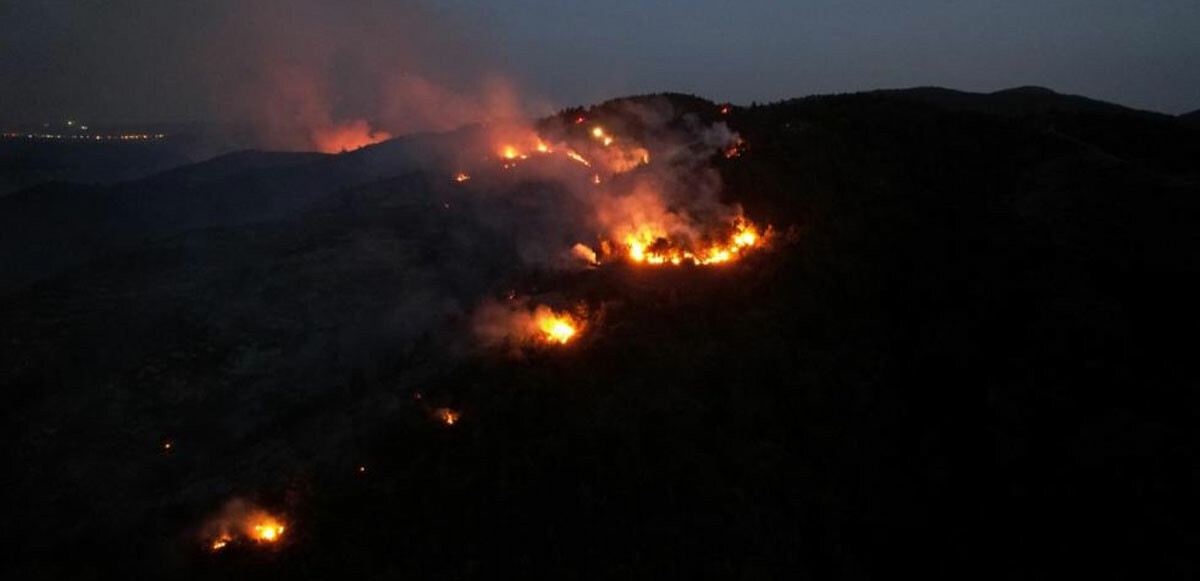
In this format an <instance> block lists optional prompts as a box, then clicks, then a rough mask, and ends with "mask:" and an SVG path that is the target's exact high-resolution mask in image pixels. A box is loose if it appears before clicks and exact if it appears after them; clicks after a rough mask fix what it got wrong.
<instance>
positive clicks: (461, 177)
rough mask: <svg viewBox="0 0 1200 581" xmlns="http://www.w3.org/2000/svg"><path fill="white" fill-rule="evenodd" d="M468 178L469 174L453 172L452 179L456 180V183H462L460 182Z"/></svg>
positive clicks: (469, 177)
mask: <svg viewBox="0 0 1200 581" xmlns="http://www.w3.org/2000/svg"><path fill="white" fill-rule="evenodd" d="M470 179H471V176H469V175H467V174H465V173H459V174H455V176H454V181H456V182H458V183H462V182H465V181H468V180H470Z"/></svg>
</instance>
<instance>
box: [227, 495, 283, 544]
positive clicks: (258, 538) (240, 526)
mask: <svg viewBox="0 0 1200 581" xmlns="http://www.w3.org/2000/svg"><path fill="white" fill-rule="evenodd" d="M212 526H213V529H212V532H211V535H212V536H211V537H210V538H209V541H208V548H209V550H212V551H220V550H221V549H224V548H225V547H228V546H229V545H231V544H234V543H237V542H240V541H247V542H251V543H254V544H273V543H277V542H279V540H280V539H281V538H282V537H283V532H284V531H285V530H286V527H285V526H284V524H283V520H282V519H280V518H279V517H277V516H274V515H272V514H270V513H268V512H266V511H264V510H262V509H258V508H253V507H250V506H247V504H246V503H244V502H240V501H238V502H234V503H231V504H230V505H229V507H228V508H227V509H226V514H225V515H224V516H222V517H220V518H219V519H218V520H217V521H216V522H215V523H214V524H213V525H212Z"/></svg>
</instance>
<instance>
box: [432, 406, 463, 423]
mask: <svg viewBox="0 0 1200 581" xmlns="http://www.w3.org/2000/svg"><path fill="white" fill-rule="evenodd" d="M459 416H460V414H459V413H458V412H456V411H454V410H452V409H450V408H438V409H436V410H433V417H434V419H436V420H437V421H439V422H441V423H443V424H446V425H447V426H453V425H454V424H456V423H458V418H459Z"/></svg>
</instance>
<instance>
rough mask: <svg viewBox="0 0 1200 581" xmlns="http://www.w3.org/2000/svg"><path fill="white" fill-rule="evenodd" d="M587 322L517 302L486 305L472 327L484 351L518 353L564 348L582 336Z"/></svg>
mask: <svg viewBox="0 0 1200 581" xmlns="http://www.w3.org/2000/svg"><path fill="white" fill-rule="evenodd" d="M584 319H585V317H584V316H583V315H582V314H580V315H572V314H570V313H567V312H555V311H554V310H553V309H551V308H550V307H548V306H546V305H536V306H530V305H529V303H528V301H526V300H524V299H515V298H514V299H512V300H509V301H508V302H499V301H496V300H486V301H484V302H483V303H482V304H480V306H479V308H478V309H477V310H476V311H475V315H474V318H473V324H472V327H473V330H474V332H475V336H476V338H477V339H478V340H479V342H480V343H481V344H482V345H483V346H484V347H488V348H500V347H507V348H509V349H510V350H512V351H514V352H516V353H519V352H520V351H521V349H523V348H527V347H531V346H535V345H565V344H566V343H568V342H570V341H571V340H572V339H574V338H575V336H576V334H578V333H579V331H580V328H581V327H582V323H581V321H582V320H584Z"/></svg>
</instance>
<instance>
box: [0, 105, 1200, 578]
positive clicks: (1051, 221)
mask: <svg viewBox="0 0 1200 581" xmlns="http://www.w3.org/2000/svg"><path fill="white" fill-rule="evenodd" d="M931 91H932V92H931ZM931 95H932V96H931ZM1058 98H1059V97H1051V96H1049V95H1046V94H1044V93H1043V92H1041V91H1031V90H1017V91H1009V92H1002V93H998V94H993V95H986V96H971V95H969V94H961V93H951V92H945V91H944V90H920V91H918V92H917V93H914V92H911V91H910V92H903V91H902V92H873V93H865V94H857V95H840V96H820V97H808V98H803V99H795V100H790V101H785V102H780V103H775V104H768V105H763V106H756V107H747V108H740V107H733V108H731V109H730V110H729V111H728V112H727V113H722V112H721V111H720V107H718V106H717V105H716V104H713V103H711V102H708V101H705V100H703V99H698V98H695V97H685V96H680V95H665V96H664V95H659V96H643V97H638V98H633V99H623V100H614V101H610V102H607V103H604V104H601V105H598V106H595V107H588V108H578V109H572V110H568V111H564V112H562V114H561V115H559V116H556V117H555V118H552V119H546V120H543V121H542V122H541V123H540V125H539V128H540V129H544V130H545V131H546V133H547V134H551V133H553V132H555V131H559V132H562V133H563V134H569V132H570V131H576V132H579V131H582V129H572V128H573V127H574V126H575V125H583V124H584V123H576V120H577V119H579V118H583V119H586V123H593V122H594V123H598V124H602V125H603V126H604V127H606V128H610V131H612V132H613V133H616V134H617V135H619V136H621V137H622V138H624V137H625V136H627V135H628V136H634V137H636V138H637V139H639V141H640V142H642V143H654V139H655V138H656V137H657V136H656V135H655V132H665V131H668V130H669V131H681V132H689V131H697V130H698V131H700V135H701V137H702V138H704V139H707V138H708V137H709V136H710V134H711V133H715V132H716V131H715V130H713V128H714V127H718V126H719V124H720V123H726V124H727V125H728V126H729V128H732V129H733V130H735V131H737V132H738V134H740V136H741V138H742V139H744V144H743V145H742V146H741V147H740V149H738V150H737V152H734V153H730V154H727V155H719V154H718V155H714V156H711V159H710V158H705V159H704V160H703V161H704V163H705V165H704V166H703V170H704V171H691V166H687V165H684V166H683V167H684V168H685V169H687V170H688V171H687V172H685V173H686V175H685V177H686V178H688V179H691V178H693V177H695V176H696V175H700V176H701V178H707V177H712V178H713V179H717V178H719V183H720V184H722V186H723V187H722V188H721V189H720V195H721V198H722V201H724V202H728V203H735V202H736V203H738V204H740V205H741V206H742V207H744V209H745V214H746V216H747V217H748V218H749V219H751V220H753V221H754V222H756V223H759V224H764V225H766V224H770V225H771V226H772V231H773V232H774V234H773V238H772V239H771V242H770V245H769V246H768V247H767V248H765V249H764V250H763V251H761V252H758V253H755V254H748V255H746V256H745V257H744V258H742V259H740V260H738V261H735V262H732V263H730V264H728V265H723V266H721V267H719V268H701V267H699V266H686V265H684V266H683V267H680V268H666V269H652V268H643V266H645V265H638V264H630V263H620V262H613V263H602V264H600V265H598V266H592V267H586V268H583V267H576V268H555V267H553V266H552V265H551V263H548V262H545V261H541V260H540V258H541V257H540V256H536V255H534V254H533V253H532V251H531V249H536V248H538V247H539V246H538V244H540V243H541V242H543V241H545V240H547V239H549V240H552V241H553V242H554V243H555V244H559V243H563V244H566V246H565V247H567V248H569V247H570V243H571V242H574V241H576V239H575V238H573V236H575V233H574V232H570V231H567V232H561V231H559V229H558V228H559V227H560V225H561V224H562V223H563V222H564V221H565V220H566V218H565V217H564V216H565V212H566V211H568V210H571V207H570V206H568V205H565V204H563V203H562V202H561V200H563V199H567V198H570V196H571V189H570V188H569V187H568V186H567V185H564V184H562V183H559V182H558V181H556V180H555V179H550V178H547V177H546V175H559V174H557V173H556V174H540V173H537V172H536V171H535V169H529V170H528V171H529V173H527V174H522V173H519V172H520V171H523V170H518V171H516V172H514V171H510V170H508V169H507V168H505V169H503V170H502V169H495V168H493V169H487V170H484V169H480V170H472V172H471V175H470V176H469V178H470V179H469V180H464V181H461V182H457V181H455V180H454V179H452V176H454V175H455V172H456V171H459V169H458V167H459V165H460V164H462V163H465V162H464V161H463V160H473V161H472V162H473V163H474V162H475V161H474V160H477V159H478V158H479V157H480V155H478V152H475V151H473V150H472V149H471V147H472V146H471V145H470V144H469V143H470V140H471V139H474V137H475V136H476V135H477V132H479V131H482V129H480V128H470V129H466V130H463V131H461V132H457V133H453V134H445V135H421V136H412V137H407V138H401V139H397V140H393V141H389V142H385V143H383V144H380V145H377V146H374V147H369V148H365V149H363V150H359V151H357V152H354V153H350V154H343V155H337V156H319V155H307V154H296V155H286V156H282V155H277V154H240V155H239V156H234V157H230V158H225V159H221V160H215V161H213V162H209V163H208V165H200V166H191V167H186V168H181V169H178V170H174V171H173V172H171V173H167V174H160V175H158V176H155V177H152V178H148V179H145V180H141V181H137V182H132V183H128V184H121V185H117V186H88V187H87V188H84V187H82V186H73V185H68V184H51V185H45V186H42V187H41V188H40V189H37V190H28V191H25V192H21V193H18V194H14V195H13V196H7V197H5V198H0V204H4V205H3V206H0V220H4V221H5V222H4V224H2V226H4V228H5V229H10V228H17V229H18V230H19V231H20V234H17V235H14V234H3V235H2V236H3V238H0V242H2V243H3V244H4V246H2V247H0V249H3V251H4V252H5V253H6V254H0V257H3V261H4V262H3V264H4V265H5V268H6V272H19V273H20V276H21V277H22V278H20V279H19V280H16V279H9V280H10V281H15V282H12V283H11V284H10V285H8V286H7V289H8V292H7V294H4V295H0V320H4V321H6V324H5V325H4V326H3V330H2V331H0V345H3V350H2V351H0V384H3V385H5V386H6V390H5V393H6V394H7V400H6V401H5V405H4V417H3V419H4V426H5V430H6V437H5V438H4V442H5V443H4V459H5V460H6V464H8V465H10V466H22V467H23V469H22V470H21V471H20V472H19V473H17V474H16V475H14V476H12V477H11V478H10V479H9V480H8V481H6V483H5V484H4V487H3V489H2V491H0V494H2V495H3V499H4V502H5V506H7V507H10V509H9V511H8V514H7V517H6V522H5V524H4V528H3V529H2V530H3V537H2V538H3V541H4V542H5V545H6V546H8V547H9V548H10V550H14V551H15V552H16V553H17V554H18V557H17V558H14V559H10V560H8V561H7V562H6V563H5V567H6V568H7V569H9V571H8V572H9V575H7V576H8V577H11V578H25V577H31V576H34V574H35V573H41V574H42V575H43V576H45V574H46V570H45V567H47V566H49V567H53V568H54V569H53V571H51V576H58V577H81V576H88V575H99V574H104V573H109V572H113V573H115V572H118V571H119V572H121V573H123V574H126V575H128V574H130V573H134V575H133V576H136V577H172V578H216V577H224V578H227V577H232V576H246V575H250V574H253V575H256V576H268V577H279V578H287V577H317V578H322V577H324V578H328V577H341V578H350V577H393V576H409V577H417V578H480V577H493V576H511V577H522V578H543V577H546V578H563V577H600V578H631V577H638V578H640V577H649V576H658V577H669V578H679V577H702V576H716V577H720V578H831V577H838V578H874V577H888V576H893V575H895V574H896V573H897V572H901V571H903V572H909V571H912V572H922V573H923V574H927V573H928V570H929V569H930V567H931V563H933V564H934V565H933V567H934V568H935V569H936V570H937V571H939V572H940V571H945V572H947V573H948V574H949V573H950V572H955V574H957V572H965V573H966V575H967V576H970V577H996V578H1017V577H1022V578H1024V577H1047V576H1058V575H1073V576H1074V575H1088V574H1102V575H1104V576H1105V577H1113V578H1120V577H1129V576H1139V577H1147V578H1151V577H1152V578H1168V577H1172V576H1175V577H1185V576H1187V575H1188V574H1189V572H1194V571H1195V570H1196V568H1197V562H1196V555H1197V554H1200V553H1198V552H1197V551H1196V549H1197V548H1200V547H1196V546H1195V545H1196V540H1195V535H1194V534H1192V533H1191V530H1192V527H1193V525H1192V523H1194V522H1195V518H1194V517H1195V516H1197V515H1195V514H1193V512H1194V511H1193V510H1192V509H1186V508H1185V507H1186V506H1189V505H1190V504H1191V503H1190V502H1189V501H1188V500H1187V499H1188V498H1193V497H1194V495H1195V492H1194V490H1195V484H1196V483H1195V481H1194V478H1195V474H1196V473H1197V468H1200V466H1197V460H1196V458H1195V455H1194V454H1193V453H1192V450H1194V449H1195V446H1196V444H1200V439H1198V438H1197V432H1196V430H1195V421H1194V420H1195V413H1194V410H1195V409H1196V405H1197V404H1198V403H1200V402H1198V401H1197V395H1196V392H1195V390H1194V389H1193V388H1192V383H1194V379H1193V377H1192V376H1193V375H1194V373H1193V371H1192V369H1191V365H1190V363H1189V362H1190V360H1191V359H1190V357H1189V356H1190V354H1191V353H1190V352H1191V344H1190V343H1188V342H1186V341H1182V342H1181V341H1178V340H1177V339H1176V337H1180V336H1187V335H1188V334H1189V333H1190V332H1191V327H1190V322H1191V321H1193V320H1195V317H1196V315H1197V314H1198V313H1197V307H1196V304H1195V301H1194V296H1196V291H1197V290H1198V289H1197V288H1196V285H1195V283H1194V282H1193V280H1194V279H1195V275H1196V274H1197V273H1198V271H1200V263H1198V261H1200V258H1198V257H1200V253H1198V252H1197V250H1198V249H1200V240H1197V238H1196V234H1195V228H1194V225H1195V224H1196V223H1197V221H1198V220H1200V181H1198V180H1197V177H1196V171H1195V170H1196V167H1195V164H1194V160H1195V159H1200V157H1192V158H1191V159H1192V160H1193V161H1192V162H1191V163H1190V164H1189V163H1186V162H1185V157H1184V154H1185V153H1187V152H1190V151H1192V149H1189V148H1196V147H1200V145H1198V144H1200V136H1198V135H1197V133H1196V132H1192V131H1191V130H1189V129H1185V128H1182V126H1181V125H1180V124H1178V123H1177V122H1175V121H1174V120H1171V119H1169V118H1168V119H1165V120H1164V119H1159V118H1158V117H1155V116H1153V115H1149V116H1148V115H1143V114H1140V113H1136V112H1132V113H1131V112H1129V110H1124V109H1121V108H1116V109H1114V108H1113V107H1116V106H1107V105H1104V106H1100V105H1091V104H1087V103H1083V102H1081V101H1079V100H1078V99H1080V98H1074V97H1069V98H1066V101H1065V102H1067V103H1071V104H1073V105H1072V106H1073V108H1063V107H1059V106H1049V105H1046V103H1047V102H1048V101H1047V100H1048V99H1049V100H1054V101H1055V102H1059V101H1057V99H1058ZM964 103H965V104H964ZM971 103H987V104H986V105H978V104H971ZM1026 107H1030V109H1026ZM985 109H986V110H985ZM998 111H999V113H998ZM611 128H621V130H622V131H621V132H617V131H616V130H615V129H611ZM697 128H699V129H697ZM722 133H724V132H722ZM1144 137H1151V138H1155V139H1152V140H1151V141H1155V142H1157V143H1154V144H1146V143H1145V142H1144V140H1143V138H1144ZM631 138H632V137H631ZM665 141H666V140H665V139H664V142H665ZM1134 141H1137V143H1134ZM1164 143H1166V144H1169V145H1170V147H1171V148H1172V149H1168V148H1167V146H1165V145H1163V144H1164ZM689 146H695V143H689ZM652 149H653V151H652V153H651V156H648V157H647V161H645V162H644V163H645V167H644V168H641V169H644V170H647V171H648V170H649V169H653V168H654V167H655V165H654V164H660V163H661V164H669V163H681V164H683V163H684V162H682V161H678V160H681V159H682V160H693V159H694V158H695V157H696V156H698V155H699V154H696V153H695V152H693V151H691V150H689V149H688V148H686V147H681V148H679V149H680V151H679V152H671V153H673V154H674V155H675V157H671V156H670V155H667V154H662V153H661V148H657V149H654V148H652ZM703 151H707V150H703ZM464 152H469V153H464ZM1189 155H1190V154H1189ZM660 159H666V160H667V161H660ZM549 163H550V162H547V164H549ZM570 163H571V162H570V161H564V162H563V164H564V165H567V166H568V167H570V168H572V169H571V171H575V170H576V169H578V168H576V166H570V165H568V164H570ZM529 165H532V163H531V164H529ZM480 167H481V168H482V167H484V166H483V165H481V166H480ZM522 167H525V166H522ZM639 167H640V166H639ZM590 168H591V166H589V169H588V171H590ZM641 169H639V170H634V172H636V171H640V170H641ZM564 171H566V170H564ZM578 171H584V170H582V169H578ZM710 171H711V173H712V176H709V175H708V174H709V172H710ZM631 173H633V172H631ZM621 179H622V177H620V176H617V177H614V178H613V179H612V181H613V182H620V180H621ZM680 179H681V180H682V179H683V178H680ZM696 179H697V181H696V182H695V183H693V182H685V185H686V186H687V187H689V188H691V187H694V186H695V189H696V190H697V192H699V190H700V189H701V188H700V187H699V186H696V184H697V183H698V184H700V185H701V186H702V185H704V184H706V183H709V182H707V181H704V180H702V179H700V178H696ZM606 184H607V182H606ZM696 195H697V196H699V195H700V194H699V193H697V194H696ZM560 210H562V212H560ZM22 224H24V225H23V226H22ZM56 240H57V242H56ZM31 248H32V249H38V250H37V252H45V253H46V254H45V256H44V257H36V256H34V257H30V258H28V260H27V261H26V262H21V261H20V260H19V259H18V257H20V256H22V253H26V252H31V251H30V249H31ZM81 248H95V249H94V250H93V251H91V252H90V253H84V254H83V255H79V254H78V252H79V251H80V250H79V249H81ZM531 256H533V258H531ZM64 257H66V258H64ZM43 260H44V261H45V262H42V261H43ZM14 264H16V265H17V266H15V267H14V266H13V265H14ZM44 264H50V265H52V266H53V268H51V267H49V266H46V267H42V266H43V265H44ZM35 281H36V282H35ZM516 295H519V296H522V297H529V298H530V300H536V301H538V302H545V303H549V304H553V305H558V304H564V305H582V306H583V307H584V308H585V310H586V312H587V326H586V327H585V328H583V329H582V332H581V336H580V338H579V339H578V340H576V341H575V342H573V343H571V344H569V345H566V347H565V348H563V349H559V350H549V349H542V350H531V351H527V352H522V353H519V354H517V355H515V356H514V354H513V353H510V352H503V351H500V350H488V349H481V348H479V347H478V346H477V345H475V344H474V343H473V342H472V341H471V340H470V338H471V332H470V326H471V313H472V311H473V309H474V308H475V307H476V305H477V304H478V302H479V301H480V300H481V299H483V298H496V299H498V300H511V297H512V296H516ZM505 297H510V299H505ZM442 408H452V409H454V410H457V411H458V412H459V413H461V417H460V419H458V420H457V421H456V422H455V423H454V424H453V425H445V424H444V422H439V421H436V419H431V418H436V417H437V416H436V415H431V414H435V412H436V410H439V409H442ZM164 442H169V443H171V444H172V446H171V448H170V450H168V451H164V447H163V444H164ZM231 497H239V498H248V499H251V500H253V501H254V502H256V503H259V504H261V505H264V506H270V507H273V508H276V509H277V510H279V511H282V512H283V513H286V515H287V516H288V531H287V533H286V537H285V539H286V541H285V542H284V543H283V544H282V545H281V546H279V547H278V548H277V549H270V550H258V547H254V546H249V547H236V546H235V547H231V550H228V551H225V552H222V553H214V552H210V551H208V550H205V546H204V543H202V542H201V541H200V540H199V538H200V537H199V533H198V530H199V528H200V527H201V524H202V523H203V522H204V521H205V519H206V518H207V517H208V515H211V514H212V513H213V512H214V511H216V510H218V509H219V508H220V507H221V506H222V504H223V503H225V502H226V501H227V500H228V499H229V498H231ZM1097 555H1103V556H1104V558H1103V559H1101V558H1099V557H1097Z"/></svg>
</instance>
